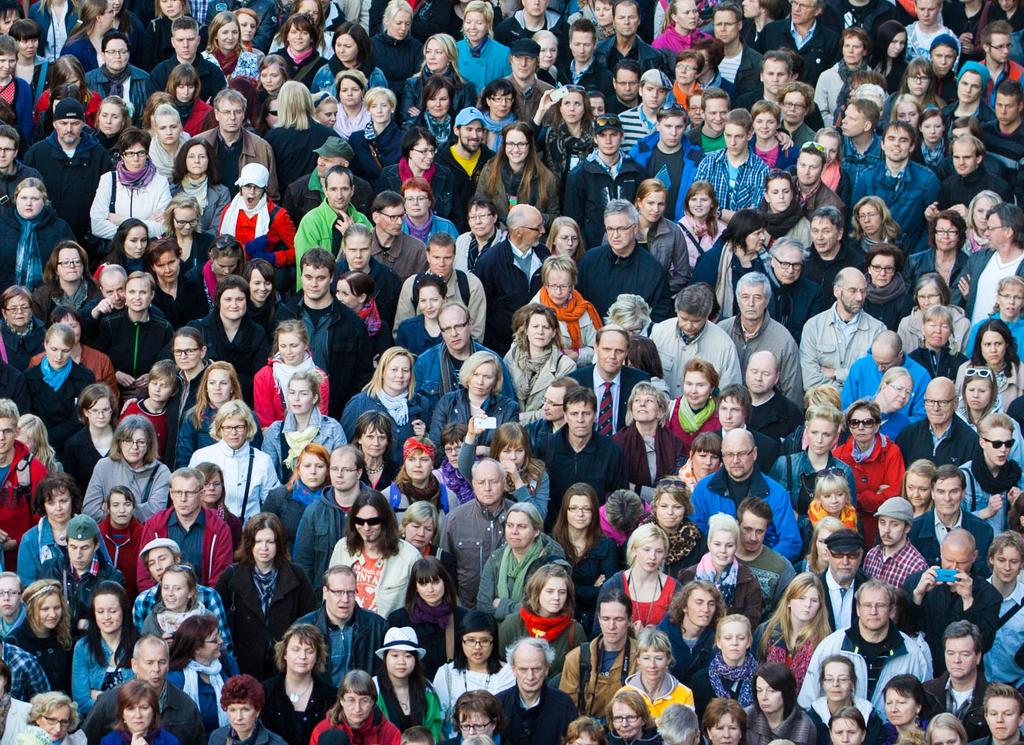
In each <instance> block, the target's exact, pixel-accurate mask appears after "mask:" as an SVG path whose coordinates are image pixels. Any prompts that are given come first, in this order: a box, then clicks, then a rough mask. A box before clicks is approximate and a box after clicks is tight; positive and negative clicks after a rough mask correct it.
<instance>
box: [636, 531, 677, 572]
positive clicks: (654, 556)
mask: <svg viewBox="0 0 1024 745" xmlns="http://www.w3.org/2000/svg"><path fill="white" fill-rule="evenodd" d="M667 553H668V550H667V548H666V547H665V544H664V543H663V542H662V541H661V540H659V539H653V540H651V541H649V542H648V543H645V544H643V545H642V546H634V547H633V568H634V569H635V568H640V569H642V570H644V571H645V572H648V573H654V572H660V571H661V567H662V564H664V563H665V556H666V554H667Z"/></svg>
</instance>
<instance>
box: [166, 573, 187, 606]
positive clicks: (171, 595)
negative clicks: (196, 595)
mask: <svg viewBox="0 0 1024 745" xmlns="http://www.w3.org/2000/svg"><path fill="white" fill-rule="evenodd" d="M192 594H193V593H192V592H190V591H189V587H188V580H187V579H186V578H185V575H184V574H182V573H181V572H170V573H168V572H164V576H163V577H162V578H161V579H160V598H161V599H162V600H163V601H164V607H165V608H167V610H169V611H172V612H175V613H178V612H181V611H183V610H185V609H186V608H188V604H189V601H190V600H191V599H192Z"/></svg>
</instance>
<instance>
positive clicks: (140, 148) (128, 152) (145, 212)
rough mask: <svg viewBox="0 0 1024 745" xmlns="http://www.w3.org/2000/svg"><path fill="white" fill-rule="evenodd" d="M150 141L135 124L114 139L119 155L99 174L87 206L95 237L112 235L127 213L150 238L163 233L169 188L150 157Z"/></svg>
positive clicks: (145, 133)
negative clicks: (145, 229) (115, 161)
mask: <svg viewBox="0 0 1024 745" xmlns="http://www.w3.org/2000/svg"><path fill="white" fill-rule="evenodd" d="M150 142H151V138H150V135H149V132H145V131H143V130H141V129H138V128H136V127H129V128H128V129H126V130H125V131H124V132H122V133H121V136H120V137H119V138H118V139H117V151H118V152H119V153H120V159H119V160H118V161H117V165H116V166H115V167H114V170H113V171H111V172H110V173H107V174H104V175H103V176H102V177H101V178H100V182H99V184H98V185H97V187H96V196H95V197H93V200H92V208H91V209H90V210H89V219H90V223H91V226H92V233H93V235H95V236H96V237H97V238H105V239H110V238H113V237H114V233H115V232H116V231H117V226H118V225H120V224H121V223H122V222H123V221H124V220H126V219H127V218H129V217H135V218H138V219H140V220H142V221H143V222H145V223H146V227H147V228H149V236H150V237H151V238H156V237H158V236H160V235H163V233H164V221H163V214H164V209H165V208H166V207H167V204H168V203H169V202H170V201H171V190H170V187H169V186H168V183H167V179H165V178H163V177H162V176H160V174H158V173H157V170H156V165H155V164H154V163H153V161H152V160H151V159H150V157H149V146H150Z"/></svg>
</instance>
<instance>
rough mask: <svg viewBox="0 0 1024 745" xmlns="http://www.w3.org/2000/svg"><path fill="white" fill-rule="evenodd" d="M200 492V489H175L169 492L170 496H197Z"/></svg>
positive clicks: (174, 497) (176, 497) (177, 497)
mask: <svg viewBox="0 0 1024 745" xmlns="http://www.w3.org/2000/svg"><path fill="white" fill-rule="evenodd" d="M200 493H202V489H175V490H173V491H172V492H171V498H172V499H180V498H182V497H198V496H199V495H200Z"/></svg>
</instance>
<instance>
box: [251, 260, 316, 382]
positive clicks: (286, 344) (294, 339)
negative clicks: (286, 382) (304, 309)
mask: <svg viewBox="0 0 1024 745" xmlns="http://www.w3.org/2000/svg"><path fill="white" fill-rule="evenodd" d="M256 274H259V272H256ZM254 276H255V275H254ZM277 351H278V353H279V354H280V355H281V361H282V362H284V363H285V364H286V365H292V366H294V365H298V364H300V363H301V362H302V360H303V359H305V357H306V344H305V342H303V341H302V337H301V336H299V335H298V334H295V333H292V332H283V333H281V334H279V335H278V338H277Z"/></svg>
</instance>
